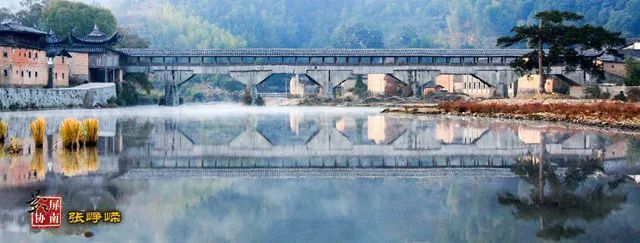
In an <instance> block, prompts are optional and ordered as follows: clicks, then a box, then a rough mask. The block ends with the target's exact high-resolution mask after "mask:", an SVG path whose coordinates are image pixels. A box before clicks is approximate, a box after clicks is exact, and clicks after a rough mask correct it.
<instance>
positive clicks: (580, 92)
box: [569, 86, 639, 99]
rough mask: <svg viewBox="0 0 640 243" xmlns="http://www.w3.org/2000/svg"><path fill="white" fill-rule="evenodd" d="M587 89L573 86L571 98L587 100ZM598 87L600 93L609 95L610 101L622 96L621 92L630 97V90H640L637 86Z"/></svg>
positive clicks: (570, 93) (570, 92)
mask: <svg viewBox="0 0 640 243" xmlns="http://www.w3.org/2000/svg"><path fill="white" fill-rule="evenodd" d="M587 87H588V86H573V87H571V89H570V90H569V96H571V97H572V98H578V99H584V98H587V93H586V92H585V89H586V88H587ZM598 87H599V88H600V93H603V94H604V93H607V94H609V99H611V98H613V97H614V96H616V95H618V94H620V92H624V94H625V95H628V93H627V92H628V91H629V90H630V89H632V88H636V89H637V88H639V87H637V86H598Z"/></svg>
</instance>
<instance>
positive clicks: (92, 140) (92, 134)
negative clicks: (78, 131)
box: [82, 118, 100, 147]
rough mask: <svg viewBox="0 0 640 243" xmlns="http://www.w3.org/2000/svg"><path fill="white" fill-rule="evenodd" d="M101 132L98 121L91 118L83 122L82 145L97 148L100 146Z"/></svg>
mask: <svg viewBox="0 0 640 243" xmlns="http://www.w3.org/2000/svg"><path fill="white" fill-rule="evenodd" d="M99 130H100V124H99V122H98V119H93V118H89V119H85V120H83V121H82V143H83V144H84V146H85V147H95V146H96V145H97V144H98V132H99Z"/></svg>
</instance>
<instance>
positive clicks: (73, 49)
mask: <svg viewBox="0 0 640 243" xmlns="http://www.w3.org/2000/svg"><path fill="white" fill-rule="evenodd" d="M56 49H65V50H67V51H69V52H83V53H104V52H108V51H113V50H112V49H111V48H107V47H88V46H52V47H47V51H48V50H56Z"/></svg>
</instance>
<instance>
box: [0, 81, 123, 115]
mask: <svg viewBox="0 0 640 243" xmlns="http://www.w3.org/2000/svg"><path fill="white" fill-rule="evenodd" d="M115 99H116V86H115V84H114V83H88V84H82V85H78V86H75V87H70V88H53V89H44V88H0V111H1V110H35V109H55V108H70V107H85V108H93V107H96V106H107V104H108V103H109V101H110V100H115Z"/></svg>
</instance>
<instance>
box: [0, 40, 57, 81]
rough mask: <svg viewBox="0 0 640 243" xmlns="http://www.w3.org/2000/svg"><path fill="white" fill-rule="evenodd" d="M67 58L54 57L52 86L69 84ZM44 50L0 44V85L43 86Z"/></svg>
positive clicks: (45, 79) (45, 76) (45, 70)
mask: <svg viewBox="0 0 640 243" xmlns="http://www.w3.org/2000/svg"><path fill="white" fill-rule="evenodd" d="M69 60H70V59H69V58H66V57H55V59H54V66H53V72H54V76H53V83H54V86H57V87H61V86H63V87H64V86H69V63H68V62H69ZM47 75H48V65H47V55H46V52H45V51H44V50H36V49H26V48H17V47H8V46H0V86H3V87H44V86H46V85H47V81H48V76H47Z"/></svg>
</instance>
